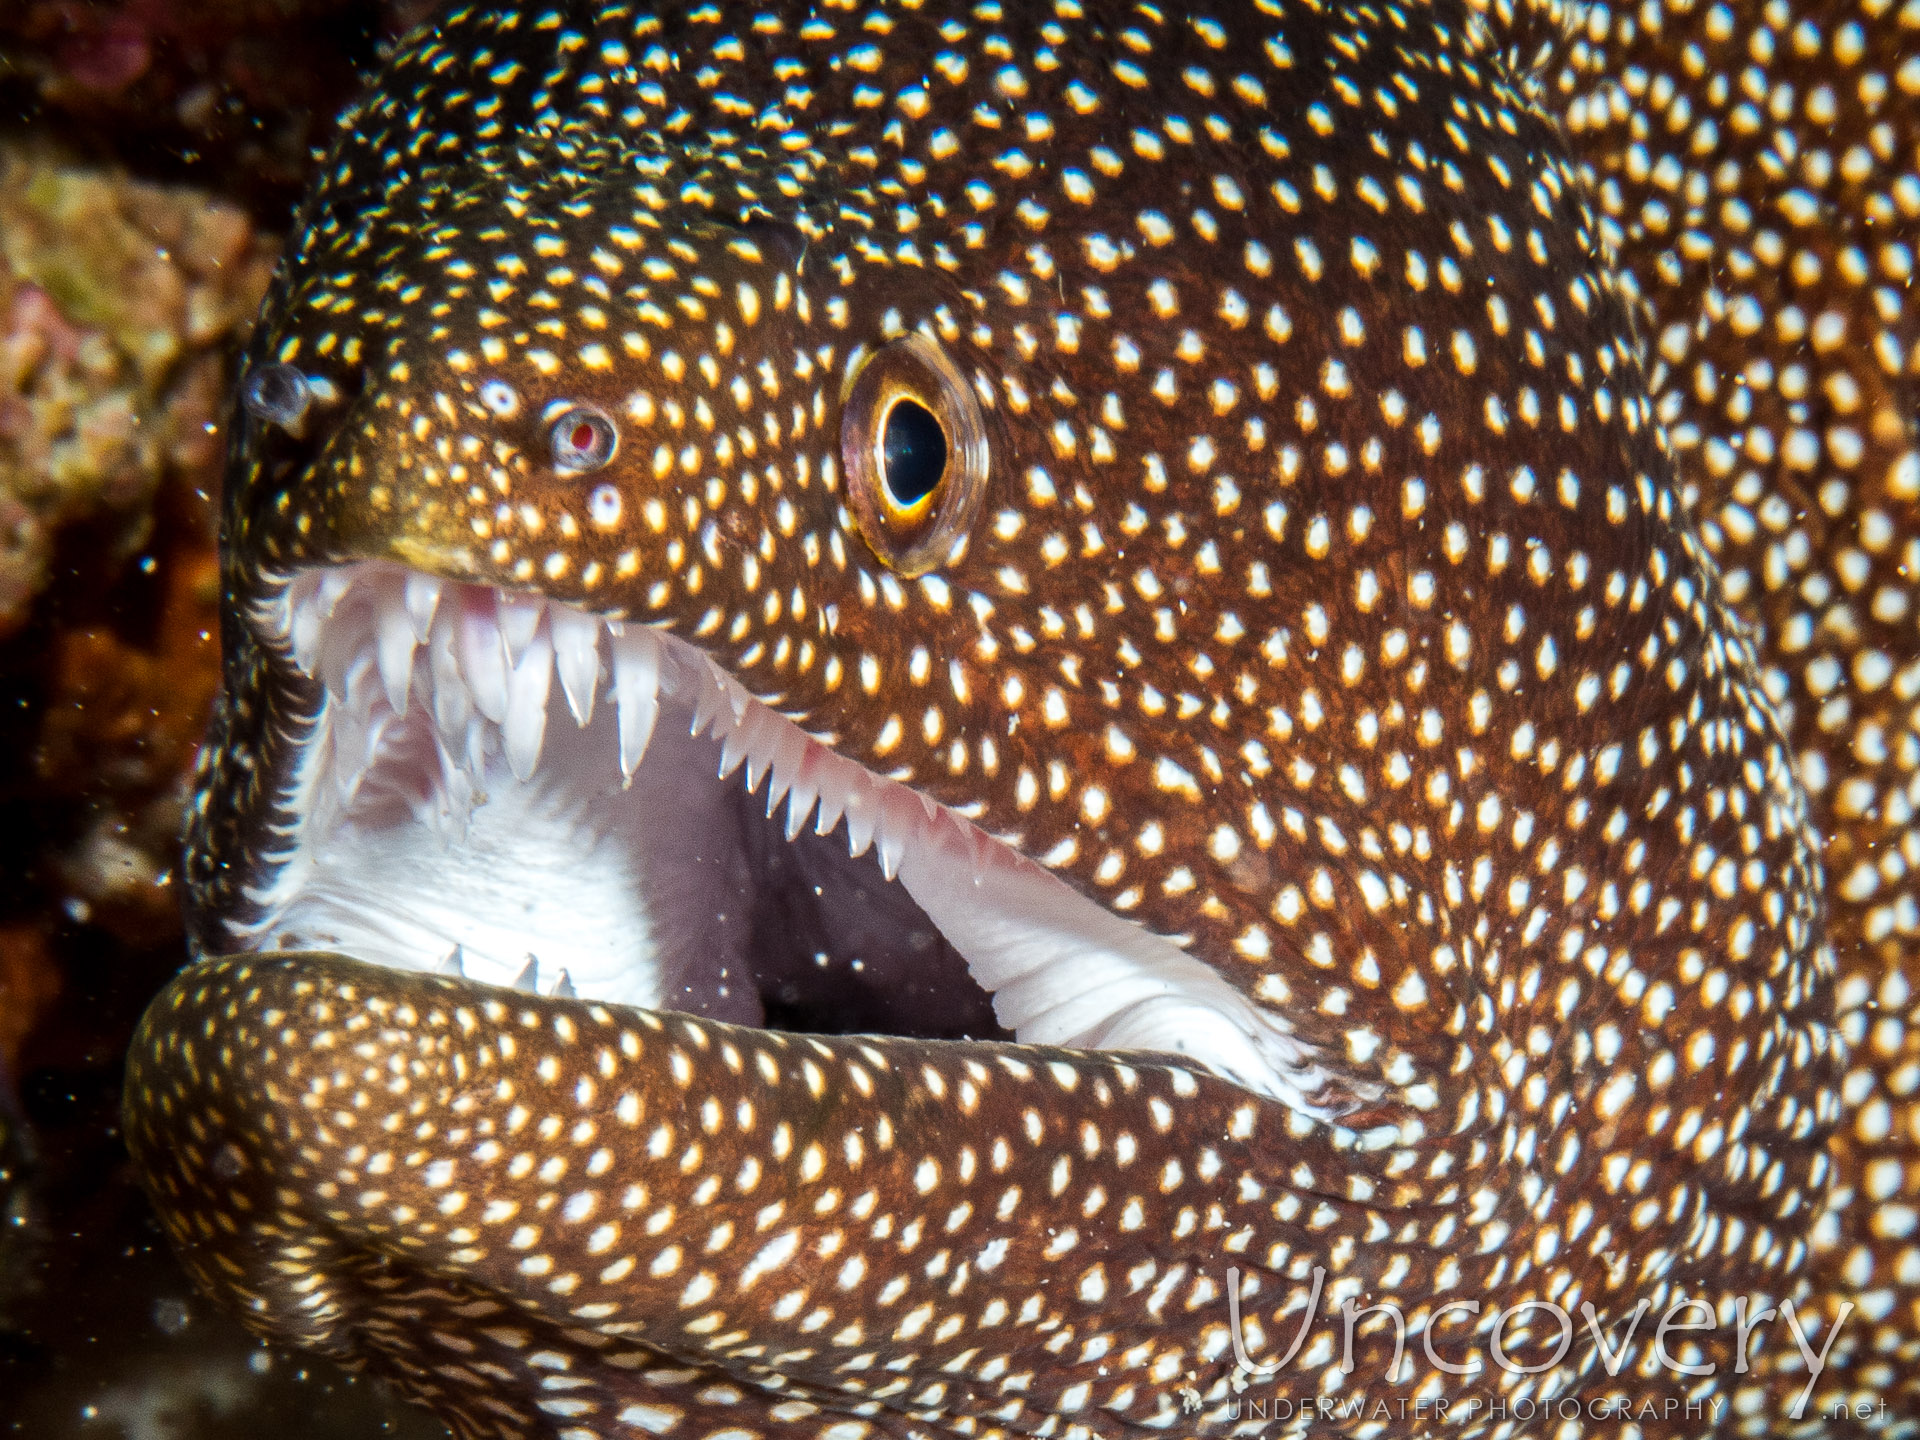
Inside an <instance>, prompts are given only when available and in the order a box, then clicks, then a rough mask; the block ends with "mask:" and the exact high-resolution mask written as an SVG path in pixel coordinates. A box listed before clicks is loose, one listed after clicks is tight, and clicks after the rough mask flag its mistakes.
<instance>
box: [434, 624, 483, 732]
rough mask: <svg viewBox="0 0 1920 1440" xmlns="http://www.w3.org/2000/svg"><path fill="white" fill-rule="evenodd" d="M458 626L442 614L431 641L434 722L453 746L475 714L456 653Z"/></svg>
mask: <svg viewBox="0 0 1920 1440" xmlns="http://www.w3.org/2000/svg"><path fill="white" fill-rule="evenodd" d="M457 629H458V626H457V624H456V622H455V620H454V617H453V616H452V615H449V614H441V615H439V616H437V617H435V619H434V622H433V637H432V639H430V640H429V641H428V642H427V675H428V677H429V678H430V679H431V681H432V682H433V723H434V725H435V726H436V727H437V728H438V729H439V731H440V734H441V735H442V736H443V737H445V739H446V741H447V743H448V744H449V745H451V744H452V743H453V742H454V741H456V740H460V739H462V738H463V737H464V736H465V735H466V733H467V721H468V720H469V719H470V718H472V715H473V701H472V699H471V698H470V697H469V696H468V694H467V683H466V681H464V680H462V679H461V678H460V660H459V657H458V656H456V655H455V654H454V636H455V633H456V631H457Z"/></svg>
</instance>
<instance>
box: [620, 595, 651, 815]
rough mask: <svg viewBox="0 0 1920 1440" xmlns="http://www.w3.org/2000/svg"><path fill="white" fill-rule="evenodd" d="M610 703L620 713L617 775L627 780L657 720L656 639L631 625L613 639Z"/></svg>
mask: <svg viewBox="0 0 1920 1440" xmlns="http://www.w3.org/2000/svg"><path fill="white" fill-rule="evenodd" d="M612 644H613V703H614V706H615V707H616V708H617V709H618V710H619V712H620V775H621V778H622V779H623V780H627V781H631V780H632V779H633V772H634V771H635V770H637V769H639V768H640V760H641V757H643V756H644V755H645V754H646V753H647V742H648V741H649V740H651V739H652V738H653V722H654V721H656V720H658V719H659V718H660V640H659V637H658V636H656V635H655V634H654V633H653V632H652V631H651V630H646V629H642V628H641V627H640V626H637V625H636V626H634V627H633V628H632V629H630V630H628V631H627V633H626V634H624V635H618V636H615V637H614V639H613V642H612Z"/></svg>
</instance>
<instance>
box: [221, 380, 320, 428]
mask: <svg viewBox="0 0 1920 1440" xmlns="http://www.w3.org/2000/svg"><path fill="white" fill-rule="evenodd" d="M314 398H315V396H314V388H313V386H312V385H311V384H310V383H309V382H308V380H307V377H306V376H304V375H302V374H301V373H300V372H299V371H298V370H296V369H294V368H293V366H291V365H282V364H278V363H275V364H268V365H256V366H255V367H254V368H253V369H252V370H250V371H248V372H247V378H246V379H245V380H243V381H241V383H240V404H241V406H242V408H244V409H245V410H246V412H247V413H248V414H249V415H251V416H252V417H253V418H254V419H256V420H259V421H262V422H264V423H265V424H268V425H278V426H280V427H282V428H283V429H287V430H291V429H293V428H294V427H295V426H297V425H298V424H299V423H300V422H301V420H302V419H303V418H305V416H306V413H307V407H308V406H309V405H311V404H312V403H313V401H314Z"/></svg>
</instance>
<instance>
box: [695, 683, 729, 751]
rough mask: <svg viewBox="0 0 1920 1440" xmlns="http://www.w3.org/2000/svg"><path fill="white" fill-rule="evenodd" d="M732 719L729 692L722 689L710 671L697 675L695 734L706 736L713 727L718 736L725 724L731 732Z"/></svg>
mask: <svg viewBox="0 0 1920 1440" xmlns="http://www.w3.org/2000/svg"><path fill="white" fill-rule="evenodd" d="M722 717H724V719H723V718H722ZM732 719H733V711H732V709H731V708H730V707H729V706H728V704H727V692H726V691H725V690H723V689H722V688H721V687H720V683H719V681H718V680H717V679H716V678H715V677H714V675H713V674H712V673H711V672H710V671H709V672H706V673H703V674H700V675H696V676H695V677H694V682H693V733H694V734H695V735H704V734H705V733H706V731H707V727H708V726H709V725H711V726H713V729H714V733H715V734H716V735H717V734H718V733H719V732H720V727H721V725H723V724H725V725H726V728H727V729H728V730H729V731H731V730H732V729H733V726H732V725H731V724H730V723H728V722H730V721H731V720H732Z"/></svg>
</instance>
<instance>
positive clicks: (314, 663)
mask: <svg viewBox="0 0 1920 1440" xmlns="http://www.w3.org/2000/svg"><path fill="white" fill-rule="evenodd" d="M256 619H257V621H258V623H259V625H260V628H261V629H262V630H263V631H264V632H265V633H266V635H267V637H268V638H269V639H270V640H271V641H273V642H275V643H277V644H278V645H280V646H282V647H284V649H285V650H286V651H287V653H288V654H289V655H290V657H291V658H292V660H293V662H294V664H295V665H297V666H298V667H299V668H300V669H301V670H303V671H305V672H306V673H307V674H309V675H315V676H318V677H319V678H320V679H321V681H322V682H323V683H324V685H325V687H326V691H327V697H328V704H327V709H326V716H327V720H328V733H329V738H330V741H331V743H332V745H333V747H334V760H335V764H334V767H333V769H334V773H335V778H336V780H337V783H338V787H339V791H340V794H341V797H342V798H343V799H351V797H352V796H353V795H354V793H356V791H357V788H358V786H359V784H360V782H361V780H362V779H363V778H364V776H365V774H366V772H367V771H368V769H369V768H370V767H371V765H372V763H373V762H374V760H375V759H376V758H377V756H378V754H379V749H380V743H381V739H382V736H383V735H384V733H385V732H386V730H387V728H388V727H389V726H391V725H392V724H393V723H394V722H395V721H396V720H398V719H399V718H400V717H403V716H405V715H406V714H408V713H409V712H410V711H415V710H417V711H421V712H424V714H425V715H426V716H428V717H430V718H431V720H432V722H433V727H434V731H435V734H436V736H437V738H438V746H439V751H440V760H441V768H442V772H443V778H444V779H445V780H446V781H447V782H448V783H447V784H446V786H445V787H444V795H443V800H444V801H445V802H446V803H444V805H443V810H444V813H445V815H446V817H447V818H450V819H452V820H454V821H455V822H463V821H464V819H465V811H466V806H467V804H470V803H473V802H474V801H476V800H477V799H478V798H479V797H481V796H482V795H483V793H484V786H483V785H482V784H481V774H482V770H483V768H484V760H485V757H486V756H487V755H489V754H498V755H500V756H502V757H503V758H504V759H505V761H506V763H507V766H508V768H509V769H510V770H511V771H512V773H513V775H514V777H515V778H516V779H518V780H521V781H525V780H528V779H530V778H531V777H532V776H533V775H534V774H535V773H536V772H537V771H538V770H539V767H540V759H541V754H542V752H543V750H544V749H545V744H546V736H547V726H548V723H549V715H550V709H549V699H550V697H551V694H552V688H553V682H554V680H555V679H556V678H557V679H558V680H559V687H560V694H561V697H562V698H563V699H564V701H565V703H566V708H567V712H568V714H569V715H570V716H571V718H572V719H573V721H574V723H575V725H577V726H580V727H582V728H584V727H586V726H589V725H591V724H592V722H593V717H594V715H595V713H596V709H597V707H598V706H599V705H600V703H601V702H602V701H607V702H610V703H611V704H612V706H613V709H614V713H615V717H616V718H615V730H616V733H617V736H618V763H619V770H620V777H621V779H622V781H623V782H629V783H630V782H631V781H632V779H633V775H634V772H635V771H636V770H638V769H639V767H640V764H641V762H642V761H643V760H644V759H645V757H646V753H647V748H648V744H649V742H650V741H651V740H652V738H653V733H654V726H655V724H656V722H657V721H658V719H659V716H660V708H661V703H662V701H663V700H667V699H671V700H674V701H677V702H678V703H679V704H680V705H681V706H682V707H683V708H685V709H687V710H690V711H691V712H692V716H693V729H694V732H695V733H696V734H699V733H711V734H712V735H713V736H714V737H715V738H716V739H718V740H719V741H720V742H721V763H720V774H721V775H722V776H726V775H731V774H732V773H733V772H734V771H735V770H737V769H738V768H739V767H740V766H741V765H742V764H745V765H746V766H747V770H748V778H749V787H748V788H749V789H753V790H757V789H758V787H759V784H760V781H761V778H762V776H767V775H770V776H771V783H770V784H769V786H768V799H767V810H768V814H769V815H771V814H772V813H773V811H774V809H775V807H776V806H777V804H778V803H779V802H780V801H781V800H784V801H785V802H786V805H787V815H786V828H787V833H788V835H789V836H793V835H797V834H798V833H799V832H800V830H801V828H802V827H803V826H804V825H805V824H806V822H807V821H808V819H809V818H815V811H816V807H817V810H818V814H817V821H816V828H817V830H818V832H819V833H820V834H822V835H824V834H827V833H828V832H829V831H831V830H832V829H833V827H834V826H835V825H836V824H838V823H839V822H840V820H841V819H842V818H843V816H844V818H845V819H846V821H847V832H848V840H849V844H850V847H851V849H852V852H853V854H855V855H861V854H864V853H866V851H867V850H868V848H869V847H871V846H872V845H874V844H875V843H876V842H877V843H878V844H879V848H880V857H881V865H882V868H883V869H884V870H885V871H886V873H887V875H888V877H889V878H892V875H893V873H894V869H895V867H896V866H897V864H898V862H899V857H900V854H901V853H902V851H903V850H904V848H905V845H906V843H907V837H906V836H905V835H904V834H899V833H895V830H894V829H889V828H888V827H887V826H886V825H885V823H884V821H883V818H882V816H883V811H884V809H885V807H883V806H882V805H881V804H880V803H879V799H878V795H877V789H878V787H879V786H880V785H881V784H882V783H884V782H880V781H878V780H876V779H873V778H871V777H869V776H868V775H867V773H866V772H865V771H864V770H862V769H861V768H860V767H859V766H857V765H854V764H852V763H851V762H848V761H842V760H840V759H838V757H835V756H833V755H832V754H831V752H829V751H827V750H825V749H824V748H823V747H821V746H820V745H818V744H817V743H816V742H814V741H811V740H810V739H808V737H807V736H806V735H805V734H804V733H803V732H801V731H800V730H799V729H798V728H797V727H795V726H793V725H791V724H789V723H787V722H786V721H784V720H783V719H781V718H780V717H779V716H778V715H776V714H774V713H773V712H772V711H770V710H768V709H767V708H766V707H765V706H763V705H761V704H759V703H758V702H756V701H755V700H753V698H752V697H751V696H749V695H748V694H747V692H746V691H745V690H743V689H742V688H741V687H740V685H739V683H738V682H737V681H735V680H734V679H733V678H732V677H731V676H729V675H727V674H726V673H725V672H724V671H722V670H721V669H719V667H718V666H716V665H715V664H714V663H713V662H712V661H711V660H709V659H707V657H706V656H705V655H704V654H702V653H701V652H700V651H698V650H695V649H694V648H693V647H691V646H689V645H686V644H684V643H682V642H680V641H677V640H675V639H673V638H671V637H669V636H666V635H664V634H662V633H661V632H659V631H656V630H653V629H651V628H649V627H647V626H643V625H636V624H628V623H625V622H622V621H619V620H609V619H605V618H603V617H600V616H597V615H592V614H589V613H587V612H585V611H582V610H578V609H575V608H573V607H572V606H568V605H563V604H560V603H558V602H554V601H549V600H546V599H544V598H542V597H540V596H538V595H517V594H509V593H506V592H502V591H495V590H492V589H488V588H485V587H480V586H473V585H463V584H459V583H455V582H448V581H443V580H440V579H437V578H435V577H433V576H429V575H424V574H421V573H420V572H418V571H414V570H410V569H407V568H406V567H403V566H400V565H397V564H393V563H390V562H386V561H370V562H366V563H363V564H359V565H353V566H348V567H344V568H339V569H329V570H312V571H303V572H300V573H298V574H296V575H295V576H294V577H293V578H292V579H291V580H289V581H288V582H287V584H286V585H285V586H284V587H283V588H282V589H280V590H279V591H278V592H277V593H276V594H275V595H274V597H273V598H272V599H271V600H270V601H269V602H267V603H266V604H265V605H263V606H262V607H261V609H260V611H259V612H258V614H257V616H256ZM810 762H811V763H810ZM829 771H831V772H832V774H831V777H829V774H828V772H829ZM463 796H464V797H465V798H464V799H463V798H462V797H463Z"/></svg>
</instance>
